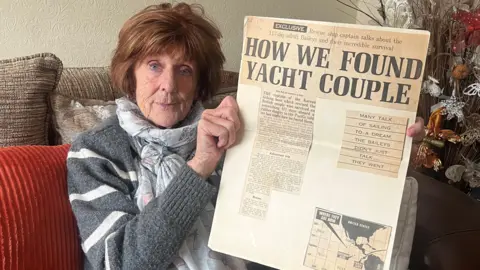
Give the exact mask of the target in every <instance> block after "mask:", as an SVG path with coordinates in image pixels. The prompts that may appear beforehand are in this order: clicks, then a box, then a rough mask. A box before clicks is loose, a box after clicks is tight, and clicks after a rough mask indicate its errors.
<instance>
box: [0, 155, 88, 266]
mask: <svg viewBox="0 0 480 270" xmlns="http://www.w3.org/2000/svg"><path fill="white" fill-rule="evenodd" d="M68 149H69V146H68V145H62V146H17V147H4V148H1V149H0V269H1V270H6V269H73V270H75V269H82V264H83V262H82V258H83V257H82V251H81V248H80V242H79V238H78V237H77V235H78V231H77V226H76V222H75V217H74V215H73V212H72V210H71V207H70V202H69V200H68V192H67V179H66V174H67V169H66V164H65V160H66V158H67V152H68Z"/></svg>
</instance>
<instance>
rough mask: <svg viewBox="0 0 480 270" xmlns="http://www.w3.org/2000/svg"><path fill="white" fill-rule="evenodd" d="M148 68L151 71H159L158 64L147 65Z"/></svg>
mask: <svg viewBox="0 0 480 270" xmlns="http://www.w3.org/2000/svg"><path fill="white" fill-rule="evenodd" d="M148 66H149V68H150V69H151V70H153V71H158V70H159V69H160V65H159V64H158V63H149V64H148Z"/></svg>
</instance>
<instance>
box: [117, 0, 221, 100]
mask: <svg viewBox="0 0 480 270" xmlns="http://www.w3.org/2000/svg"><path fill="white" fill-rule="evenodd" d="M118 38H119V40H118V44H117V48H116V49H115V51H114V55H113V58H112V62H111V66H110V75H111V78H112V83H113V85H114V86H115V87H116V88H118V89H119V90H121V91H122V92H123V93H124V94H126V95H127V97H129V98H132V99H133V98H134V97H135V89H136V81H135V75H134V68H135V65H136V64H137V63H139V61H142V60H143V59H144V58H145V57H148V56H150V55H155V54H161V53H175V54H179V55H181V56H183V57H184V58H185V60H188V61H195V63H196V64H197V70H198V75H199V76H198V82H197V87H198V89H197V91H198V92H197V98H198V99H200V100H202V101H205V100H207V99H209V98H210V97H211V96H212V94H213V93H214V92H216V91H217V90H218V89H219V87H220V84H221V81H222V80H221V77H222V71H223V65H224V63H225V56H224V54H223V52H222V49H221V44H220V39H221V38H222V34H221V32H220V30H219V29H218V27H217V26H216V25H215V23H214V22H212V21H211V20H210V19H208V18H207V17H206V16H205V12H204V9H203V7H202V6H201V5H199V4H187V3H178V4H175V5H172V4H170V3H164V4H159V5H151V6H148V7H147V8H145V9H143V10H142V11H140V12H139V13H137V14H135V15H134V16H133V17H131V18H130V19H128V20H127V21H126V22H125V24H124V25H123V27H122V29H121V30H120V33H119V36H118Z"/></svg>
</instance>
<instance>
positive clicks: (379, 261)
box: [304, 208, 392, 270]
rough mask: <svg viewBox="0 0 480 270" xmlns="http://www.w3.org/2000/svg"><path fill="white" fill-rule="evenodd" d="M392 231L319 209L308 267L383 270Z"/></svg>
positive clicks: (320, 269) (314, 223)
mask: <svg viewBox="0 0 480 270" xmlns="http://www.w3.org/2000/svg"><path fill="white" fill-rule="evenodd" d="M391 231H392V228H391V227H390V226H385V225H380V224H376V223H373V222H369V221H366V220H361V219H358V218H354V217H349V216H345V215H341V214H338V213H334V212H330V211H327V210H324V209H319V208H317V212H316V214H315V217H314V218H313V224H312V230H311V234H310V240H309V242H308V247H307V250H306V253H305V260H304V265H305V266H307V267H309V268H312V269H316V270H323V269H338V270H359V269H368V270H370V269H372V270H377V269H383V265H384V264H385V258H386V255H387V248H388V243H389V239H390V235H391Z"/></svg>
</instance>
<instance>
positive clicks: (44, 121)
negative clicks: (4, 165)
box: [0, 53, 63, 147]
mask: <svg viewBox="0 0 480 270" xmlns="http://www.w3.org/2000/svg"><path fill="white" fill-rule="evenodd" d="M62 69H63V66H62V62H61V61H60V59H58V58H57V57H56V56H55V55H54V54H50V53H42V54H35V55H30V56H25V57H17V58H12V59H6V60H0V147H4V146H18V145H46V144H48V140H47V135H48V120H49V119H48V113H47V110H48V102H47V96H48V94H49V93H51V92H52V91H53V90H54V89H55V87H56V86H57V83H58V81H59V79H60V76H61V73H62Z"/></svg>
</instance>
